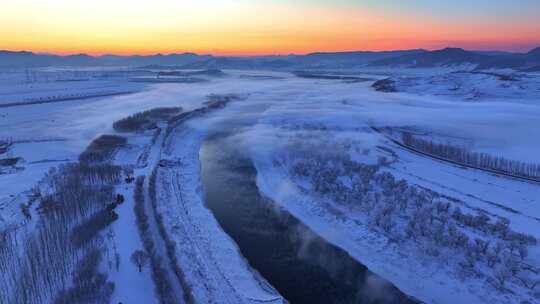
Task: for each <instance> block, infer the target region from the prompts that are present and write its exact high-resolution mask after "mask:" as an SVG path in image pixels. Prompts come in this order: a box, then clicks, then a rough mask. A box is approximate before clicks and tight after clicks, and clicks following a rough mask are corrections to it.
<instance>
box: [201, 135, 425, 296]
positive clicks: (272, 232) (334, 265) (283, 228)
mask: <svg viewBox="0 0 540 304" xmlns="http://www.w3.org/2000/svg"><path fill="white" fill-rule="evenodd" d="M200 159H201V164H202V182H203V186H204V191H205V201H206V205H207V207H208V208H210V209H211V210H212V212H213V213H214V216H215V217H216V218H217V220H218V221H219V223H220V224H221V226H222V227H223V229H224V230H225V232H227V233H228V234H229V235H230V236H231V237H232V238H233V239H234V241H235V242H236V243H237V244H238V247H239V248H240V250H241V252H242V254H243V255H244V256H245V258H246V259H247V260H248V261H249V263H250V265H251V266H252V267H253V268H254V269H256V270H257V271H259V272H260V273H261V275H262V276H263V277H264V278H265V279H266V280H267V281H268V282H269V283H270V284H272V285H273V286H274V287H275V288H276V289H277V290H278V291H279V292H280V294H281V295H283V296H284V297H285V298H286V299H287V300H288V301H290V302H291V303H295V304H296V303H306V304H319V303H320V304H329V303H381V304H387V303H416V302H415V301H412V300H411V299H409V298H408V297H407V296H406V295H404V294H403V293H401V292H400V291H399V290H398V289H396V288H395V287H394V286H393V285H392V284H390V283H389V282H387V281H385V280H383V279H382V278H380V277H378V276H377V275H375V274H373V273H371V272H370V271H369V270H368V269H367V268H366V267H365V266H364V265H362V264H360V263H358V262H357V261H355V260H354V259H352V258H351V257H350V256H349V255H348V254H347V253H346V252H345V251H343V250H341V249H340V248H338V247H336V246H334V245H332V244H330V243H328V242H326V241H325V240H324V239H322V238H320V237H319V236H317V235H316V234H315V233H313V232H312V231H311V230H310V229H309V228H308V227H306V226H305V225H304V224H302V223H301V222H299V221H298V220H297V219H296V218H294V217H293V216H291V215H290V214H289V213H287V212H286V211H284V210H282V209H280V208H278V207H277V206H276V205H275V204H274V203H273V202H271V201H268V200H266V199H264V198H263V197H261V195H260V194H259V191H258V188H257V185H256V181H255V177H256V170H255V168H254V167H253V165H252V163H251V161H250V160H249V159H246V158H242V157H240V156H239V153H238V152H235V149H234V143H231V141H230V139H229V137H224V136H220V137H218V136H214V137H212V138H210V139H208V140H207V141H206V142H205V143H204V145H203V147H202V149H201V152H200Z"/></svg>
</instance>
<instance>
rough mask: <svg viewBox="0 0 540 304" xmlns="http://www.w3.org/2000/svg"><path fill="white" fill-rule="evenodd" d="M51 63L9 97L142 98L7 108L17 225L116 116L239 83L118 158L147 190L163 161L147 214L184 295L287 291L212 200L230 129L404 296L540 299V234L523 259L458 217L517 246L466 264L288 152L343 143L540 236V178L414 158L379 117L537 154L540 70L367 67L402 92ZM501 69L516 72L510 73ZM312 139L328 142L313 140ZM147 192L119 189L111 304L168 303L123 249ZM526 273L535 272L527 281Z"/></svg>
mask: <svg viewBox="0 0 540 304" xmlns="http://www.w3.org/2000/svg"><path fill="white" fill-rule="evenodd" d="M48 73H51V74H43V73H41V74H39V75H41V77H48V78H49V79H52V78H53V77H55V79H57V80H62V81H45V80H42V81H39V79H38V80H37V81H35V82H32V83H29V81H28V80H29V79H30V80H31V81H33V78H32V77H34V76H33V75H28V74H25V73H24V72H18V73H16V74H15V75H14V76H13V77H9V75H7V74H6V73H4V74H2V75H0V76H1V77H0V105H1V104H6V103H13V102H25V101H26V102H28V101H32V100H54V98H55V97H56V98H57V99H58V98H59V97H60V98H61V97H62V96H74V97H77V96H80V97H84V96H86V97H92V94H97V93H99V92H105V91H107V92H123V93H129V94H124V95H118V96H101V97H94V98H73V99H69V100H62V101H57V102H48V103H40V104H31V105H13V106H10V107H4V108H0V141H2V140H5V141H8V142H10V143H12V144H11V146H10V148H9V149H8V151H7V152H6V153H4V154H0V159H4V158H6V159H7V158H10V159H11V158H20V159H19V160H18V161H17V163H16V165H13V166H3V167H0V170H1V171H0V172H1V173H0V231H2V229H3V228H5V227H8V226H12V225H16V226H21V227H31V226H32V225H30V224H29V221H28V219H27V215H25V214H24V212H23V211H22V210H23V209H22V208H21V204H26V202H27V201H28V199H29V197H30V195H31V194H32V193H34V192H32V191H31V190H32V189H33V188H34V187H35V186H36V185H37V184H38V183H39V182H40V180H42V178H43V177H44V175H45V173H46V172H47V171H48V170H49V169H50V168H53V167H56V166H58V165H60V164H62V163H66V162H73V161H77V160H78V156H79V154H80V153H81V152H82V151H83V150H84V149H85V148H86V146H87V145H88V144H89V142H90V141H91V140H92V139H94V138H95V137H97V136H99V135H101V134H105V133H114V132H115V131H114V130H113V129H112V123H113V122H114V121H116V120H118V119H121V118H123V117H126V116H128V115H131V114H134V113H137V112H141V111H144V110H148V109H152V108H156V107H164V106H168V107H170V106H179V107H182V108H183V111H184V112H188V111H191V110H194V109H197V108H200V107H203V106H204V104H205V102H206V101H207V99H206V97H207V96H208V95H209V94H237V95H239V96H242V97H243V98H242V99H239V100H233V101H231V102H230V103H229V104H228V105H227V106H226V107H225V108H222V109H213V110H212V111H209V112H207V113H204V115H202V117H199V118H197V119H188V120H186V121H185V122H182V123H180V124H178V125H177V126H176V127H175V128H172V130H171V132H168V133H167V134H161V135H160V136H158V138H157V139H154V140H153V139H152V132H151V131H146V132H144V133H130V134H127V133H126V134H120V135H122V136H125V137H126V138H128V146H127V147H124V148H122V149H120V150H119V151H118V152H117V154H116V156H115V158H114V163H115V164H120V165H122V166H132V167H135V172H134V175H136V176H139V175H142V176H146V179H147V180H146V184H145V187H144V188H145V191H146V192H151V190H149V188H152V186H151V185H150V184H148V183H149V181H148V180H149V179H150V177H151V176H152V172H156V173H155V174H156V175H155V181H156V183H155V191H156V193H155V194H156V195H155V198H154V199H155V202H152V204H155V205H147V207H146V208H147V209H146V212H147V213H149V214H147V215H150V216H151V217H155V218H156V219H154V220H153V221H150V231H154V232H155V233H154V234H156V235H155V236H154V237H155V240H156V241H155V246H156V254H157V255H160V257H161V259H162V263H161V264H162V265H164V267H165V273H166V276H167V277H168V280H169V282H172V283H171V284H173V286H176V288H177V289H182V291H179V290H177V291H176V297H180V296H183V299H184V300H186V299H187V301H190V297H189V296H186V295H184V293H186V290H187V293H188V294H191V296H192V297H193V299H191V300H194V302H197V303H198V302H201V303H202V302H205V303H206V302H214V303H222V302H227V303H244V302H245V303H252V302H270V303H272V302H280V301H282V298H281V297H280V296H279V290H277V291H276V290H274V289H273V288H272V287H271V284H272V282H266V281H265V279H264V278H261V277H260V276H259V275H258V273H257V272H256V270H254V269H251V268H250V266H249V264H248V263H247V262H246V261H245V260H244V258H243V257H242V256H241V253H240V252H239V250H238V248H237V246H236V245H235V244H234V241H232V239H231V238H230V237H228V236H227V234H226V233H225V232H224V231H223V230H222V229H220V227H219V224H218V222H217V221H216V220H215V218H214V217H213V216H212V213H211V212H210V211H209V210H208V209H206V208H205V207H204V195H203V189H202V188H201V182H200V169H199V165H200V164H199V160H198V151H199V149H200V147H201V144H202V141H203V140H204V138H205V136H206V135H207V134H213V133H215V132H219V131H220V130H222V129H225V128H231V127H232V128H236V129H238V130H240V131H239V132H237V133H238V135H236V137H237V138H236V140H237V142H238V153H243V154H245V155H246V156H249V157H250V158H251V159H252V160H253V162H254V164H255V166H256V168H257V171H258V176H257V183H258V186H259V188H260V190H261V192H262V193H263V194H265V195H266V196H268V197H269V198H271V199H272V200H273V201H274V202H275V204H277V205H279V206H281V207H282V208H284V209H285V210H287V211H289V212H290V213H291V214H292V215H294V216H295V217H297V218H298V219H299V220H301V221H302V222H304V223H305V224H306V225H307V226H309V227H310V228H311V229H312V230H314V231H315V232H316V233H318V234H319V235H320V236H322V237H323V238H325V239H326V240H327V241H329V242H331V243H333V244H335V245H337V246H338V247H341V248H343V249H344V250H345V251H347V252H348V253H349V254H350V255H351V256H352V257H353V258H355V259H357V260H358V261H359V262H360V263H362V264H364V265H366V266H367V267H368V268H369V269H370V270H371V271H373V272H374V273H376V274H378V275H380V276H381V277H383V278H385V279H387V280H388V281H390V282H392V283H393V284H394V285H395V286H396V287H398V288H399V289H400V290H402V291H403V292H405V293H406V294H408V295H411V296H413V297H415V298H418V299H420V300H421V301H424V302H426V303H521V302H522V301H528V302H529V303H535V302H539V301H540V284H536V285H533V284H534V282H535V280H540V277H539V275H538V273H539V272H540V249H539V247H540V246H538V245H537V244H533V243H532V242H528V243H527V244H521V245H524V246H525V247H526V250H527V254H524V256H521V251H519V250H518V247H519V246H517V245H515V242H514V240H513V239H511V238H510V237H504V236H500V235H498V234H497V235H491V234H490V233H491V232H490V231H491V230H490V229H487V228H486V229H485V231H484V230H482V229H481V228H478V227H475V228H474V229H473V228H471V227H469V226H467V225H465V224H459V223H458V224H459V225H458V230H459V231H462V232H463V233H464V234H466V235H467V236H469V237H470V238H471V239H470V241H471V243H474V241H473V240H474V238H475V237H482V238H483V239H485V240H486V241H488V242H490V244H491V245H490V246H492V247H493V248H494V246H495V244H496V243H501V244H503V245H504V246H510V244H514V245H515V246H517V247H516V249H515V251H514V249H512V250H510V249H508V250H507V249H506V248H507V247H504V248H505V249H503V250H502V252H503V253H505V254H506V253H507V252H506V251H508V252H509V253H508V254H507V255H509V256H508V257H507V256H505V258H504V261H503V258H502V254H503V253H501V257H500V259H498V260H496V261H495V263H493V264H491V263H488V260H489V258H487V257H484V256H483V255H480V254H478V257H477V259H478V261H476V262H475V263H474V265H473V266H472V268H470V269H469V268H467V269H465V268H466V267H462V266H461V265H462V264H463V261H464V259H466V258H467V257H466V251H468V249H467V250H465V249H460V248H461V247H455V248H446V247H444V246H443V245H441V246H440V248H438V250H437V252H438V253H437V254H436V255H434V254H432V253H433V250H432V248H431V247H430V246H431V244H427V243H425V242H423V239H422V238H418V239H415V240H414V241H413V240H410V239H407V238H406V237H405V236H404V233H401V234H400V233H397V234H396V233H395V232H393V231H394V230H397V229H396V227H398V228H399V227H401V228H403V229H404V230H405V226H403V227H402V225H406V223H407V220H408V218H409V217H411V216H412V214H413V213H412V212H413V211H412V209H410V210H409V209H407V207H406V208H405V209H404V210H405V211H403V213H398V212H397V211H392V212H394V214H398V215H395V216H394V217H393V218H391V220H392V225H393V226H392V225H391V226H392V227H394V228H389V229H388V231H386V228H385V229H383V228H380V227H382V226H380V225H379V221H378V220H377V224H373V221H374V219H373V218H374V217H375V215H374V214H377V212H375V211H374V212H373V213H366V211H365V210H364V209H362V208H363V207H362V208H361V202H357V201H355V200H353V199H351V198H350V197H346V198H340V197H337V196H336V195H335V194H333V193H332V192H331V191H328V190H325V191H326V192H324V193H322V192H321V191H319V190H317V188H316V187H315V186H314V184H313V178H314V174H315V173H314V172H317V168H308V169H306V170H305V172H304V173H302V174H303V175H302V176H303V177H302V178H299V177H298V176H293V175H291V168H293V165H294V164H295V162H294V161H296V160H295V159H294V158H288V157H290V155H289V154H291V155H295V154H294V153H296V152H298V151H299V152H298V153H302V154H300V155H302V157H301V158H300V159H301V160H304V161H306V163H309V161H310V160H312V159H314V157H315V156H314V155H316V156H317V157H322V159H325V157H326V156H332V155H335V153H337V152H340V151H341V152H342V151H346V153H347V155H349V157H350V159H351V160H352V162H354V163H355V164H364V165H370V166H378V170H379V171H378V172H380V173H386V174H390V175H391V176H393V178H394V179H395V180H396V181H398V180H401V179H403V180H405V181H406V183H407V185H408V186H410V187H411V188H415V189H418V191H421V190H426V191H431V192H433V193H437V195H438V196H437V197H438V198H439V199H440V201H441V202H442V203H448V204H449V206H450V207H449V208H450V209H451V210H454V208H455V207H459V208H460V210H461V211H462V212H463V214H465V215H467V214H471V215H474V216H476V215H477V214H485V215H487V216H488V218H489V223H495V222H497V221H498V220H500V219H502V218H506V219H508V220H509V229H511V231H513V232H515V233H521V234H524V235H530V236H531V237H532V238H533V239H535V241H536V240H538V239H539V238H540V212H539V210H540V208H538V206H539V204H540V183H534V182H526V181H522V180H517V179H512V178H509V177H505V176H498V175H494V174H491V173H486V172H483V171H481V170H475V169H470V168H464V167H460V166H457V165H455V164H450V163H446V162H444V161H440V160H436V159H433V158H429V157H426V156H422V155H419V154H415V153H413V152H411V151H408V150H406V149H404V148H403V147H400V146H399V145H396V144H395V143H393V142H392V141H390V140H389V139H388V138H387V137H385V136H384V134H379V133H377V132H374V131H373V130H372V129H371V127H378V128H391V129H394V130H414V132H416V133H417V134H422V136H423V138H429V139H431V140H434V141H437V142H444V143H451V144H453V145H463V146H466V147H467V148H468V149H470V150H471V151H474V152H484V153H488V154H490V155H493V156H496V157H499V156H500V157H504V158H506V159H511V160H519V161H522V162H526V163H531V164H539V163H540V142H539V141H538V140H537V138H536V137H537V135H536V133H535V132H537V130H539V129H540V125H539V124H540V120H539V119H538V118H539V117H540V104H539V103H538V100H539V99H538V98H539V97H540V76H539V75H535V74H525V73H519V74H515V73H511V72H510V71H490V73H494V74H471V73H461V72H457V73H456V71H455V70H442V69H431V70H421V71H420V70H418V71H411V70H399V69H395V70H391V69H386V70H384V71H382V70H377V71H375V70H369V71H359V72H358V73H357V75H360V76H361V77H363V78H372V79H382V78H385V77H387V76H389V77H390V79H392V80H394V81H395V86H396V88H397V89H398V92H397V93H385V92H378V91H376V90H374V89H373V88H372V87H371V85H372V83H373V82H372V81H368V82H345V81H340V80H331V79H312V78H298V77H296V76H294V75H293V74H290V73H284V72H268V71H225V75H224V76H223V77H220V78H208V79H206V80H207V81H205V82H197V83H146V84H144V83H134V82H130V81H129V79H128V78H127V77H126V78H123V79H114V80H111V79H106V80H103V79H88V80H87V79H86V76H85V74H84V73H83V74H73V73H71V74H70V73H67V74H66V72H65V71H62V70H58V71H52V72H51V71H49V72H48ZM61 73H64V76H62V74H61ZM499 73H501V74H502V73H504V75H512V77H513V78H512V79H511V80H508V79H503V80H501V78H500V76H499ZM43 75H46V76H43ZM37 77H38V78H39V76H37ZM68 77H69V78H70V79H68ZM74 78H77V79H78V80H79V81H73V80H74ZM66 80H71V81H66ZM160 127H161V128H162V132H165V130H166V129H167V126H166V124H165V122H161V125H160ZM299 142H300V143H303V142H305V143H309V144H310V145H313V147H315V148H313V149H312V150H309V149H307V150H302V149H300V147H301V145H298V144H297V143H299ZM297 149H298V151H297ZM162 150H163V151H162ZM145 154H146V156H142V155H145ZM321 155H322V156H321ZM291 157H292V156H291ZM160 160H166V161H160ZM333 161H334V160H332V159H331V158H329V160H328V162H323V163H318V164H317V165H316V166H319V167H320V168H323V169H324V168H325V167H329V168H331V167H332V166H334V165H335V166H337V164H335V163H333ZM355 174H356V173H355ZM325 178H326V177H325ZM348 178H350V180H349V179H348ZM354 178H355V177H354V174H352V175H351V176H345V175H343V176H335V178H334V179H332V178H330V182H328V183H329V185H330V186H329V187H330V188H332V187H334V186H336V187H337V186H339V187H341V186H344V187H346V188H348V189H353V188H354V182H353V180H354ZM324 180H325V182H326V179H324ZM134 188H135V186H134V185H133V184H124V183H123V184H121V185H118V186H116V189H117V190H116V191H117V192H118V193H121V194H122V195H124V196H125V197H126V198H127V199H126V202H125V203H124V204H123V205H120V206H119V207H118V208H117V210H116V212H117V213H118V215H119V219H118V220H117V221H116V222H114V223H113V224H112V225H111V226H110V228H108V229H109V230H108V231H109V232H110V233H112V235H114V237H113V238H111V239H109V241H108V244H109V245H107V246H108V247H109V248H115V250H116V252H118V253H119V255H120V256H121V262H120V267H119V268H118V269H116V270H114V269H109V270H108V272H109V280H111V281H112V282H114V283H115V286H116V288H115V292H114V293H113V296H112V300H113V302H112V303H116V302H119V301H123V302H124V303H130V302H132V301H133V300H141V299H145V300H144V302H145V303H150V302H151V301H156V299H157V294H156V292H153V291H152V290H153V289H154V286H153V285H152V284H153V283H152V282H154V283H155V278H154V277H153V275H152V274H151V271H150V269H146V270H145V272H143V273H142V274H140V273H138V272H137V271H136V269H135V268H133V267H132V265H131V264H130V261H129V256H126V255H129V254H130V252H132V251H133V250H135V249H139V248H142V247H143V243H142V242H141V236H139V235H138V234H137V226H136V224H135V221H136V220H137V216H136V214H135V213H134V212H133V210H132V209H133V208H132V206H131V205H133V204H134V202H133V191H134ZM377 189H378V188H375V189H374V190H372V191H374V192H377V191H379V190H377ZM380 192H382V190H380ZM147 195H148V197H147V199H148V201H147V202H146V203H147V204H150V202H151V201H152V195H151V193H150V194H148V193H147ZM366 200H367V199H366ZM386 203H388V202H385V204H386ZM388 204H390V205H391V204H392V202H389V203H388ZM433 204H435V202H433ZM150 206H153V207H152V208H151V207H150ZM433 206H435V205H433ZM411 208H412V207H411ZM154 213H155V214H154ZM35 218H37V217H35ZM35 218H34V220H30V223H31V222H32V221H35V220H36V219H35ZM456 221H457V220H456ZM435 223H437V220H436V221H435ZM160 225H162V227H161V226H160ZM383 230H384V231H383ZM480 230H481V232H479V231H480ZM29 231H30V232H31V230H29ZM396 235H399V237H397V238H398V240H397V241H396V240H395V239H394V237H395V236H396ZM422 235H423V233H422ZM510 235H512V234H510ZM171 240H172V241H173V242H174V243H176V247H175V248H176V250H175V251H174V254H172V253H171V250H170V248H169V245H168V244H169V243H170V242H171ZM428 245H429V246H428ZM514 245H512V246H514ZM466 246H468V243H467V244H466ZM471 246H472V245H471ZM469 247H470V246H469ZM469 247H465V248H469ZM492 247H489V248H492ZM508 248H510V247H508ZM520 248H521V247H520ZM111 250H112V249H111ZM489 250H491V249H489ZM489 250H488V249H486V251H489ZM518 251H519V252H518ZM111 252H112V251H111ZM0 254H1V252H0ZM508 259H512V261H513V262H515V263H517V264H519V266H516V267H518V268H519V271H517V270H515V271H514V270H508V269H502V265H503V264H504V263H505V261H507V260H508ZM488 264H489V265H488ZM174 265H176V266H174ZM527 267H528V268H527ZM102 268H104V269H106V268H107V267H102ZM113 268H114V267H113ZM177 268H178V269H177ZM524 269H526V270H524ZM502 271H509V272H510V273H502V274H500V275H501V276H502V275H505V276H506V277H505V278H504V282H502V284H496V283H497V282H495V281H496V280H497V277H498V275H499V273H498V272H502ZM525 272H526V275H527V276H528V277H527V278H523V277H521V276H522V275H525ZM522 280H524V281H522ZM523 282H525V283H523ZM499 283H500V282H499ZM529 283H530V285H529ZM173 289H174V288H173ZM130 299H131V300H130Z"/></svg>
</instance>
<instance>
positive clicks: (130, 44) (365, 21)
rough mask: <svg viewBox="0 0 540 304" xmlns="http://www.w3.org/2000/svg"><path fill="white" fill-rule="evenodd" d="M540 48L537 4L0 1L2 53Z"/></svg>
mask: <svg viewBox="0 0 540 304" xmlns="http://www.w3.org/2000/svg"><path fill="white" fill-rule="evenodd" d="M538 45H540V0H512V1H510V0H474V1H472V0H452V1H450V0H447V1H442V0H378V1H375V0H291V1H286V0H197V1H181V0H153V1H142V0H92V1H77V0H47V1H44V0H2V1H1V3H0V49H5V50H29V51H35V52H49V53H59V54H72V53H89V54H94V55H99V54H107V53H114V54H124V55H125V54H153V53H177V52H197V53H212V54H219V55H260V54H288V53H308V52H313V51H350V50H395V49H411V48H427V49H437V48H442V47H446V46H456V47H463V48H467V49H476V50H510V51H527V50H529V49H531V48H533V47H536V46H538Z"/></svg>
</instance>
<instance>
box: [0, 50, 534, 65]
mask: <svg viewBox="0 0 540 304" xmlns="http://www.w3.org/2000/svg"><path fill="white" fill-rule="evenodd" d="M465 64H467V65H470V66H473V67H475V68H477V69H485V68H514V69H520V70H539V69H540V47H539V48H536V49H534V50H531V51H530V52H528V53H524V54H523V53H507V52H498V51H495V52H480V51H478V52H477V51H466V50H463V49H459V48H446V49H442V50H436V51H426V50H421V49H416V50H404V51H384V52H364V51H362V52H335V53H312V54H307V55H286V56H259V57H223V56H212V55H197V54H193V53H183V54H170V55H161V54H157V55H148V56H117V55H105V56H89V55H86V54H78V55H68V56H59V55H50V54H36V53H31V52H24V51H22V52H11V51H0V68H19V67H23V68H36V67H48V66H72V67H89V66H131V67H133V66H136V67H144V68H152V69H172V68H175V69H272V70H293V69H333V68H359V67H364V66H370V67H381V66H404V67H436V66H460V65H465Z"/></svg>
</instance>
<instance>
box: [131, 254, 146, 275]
mask: <svg viewBox="0 0 540 304" xmlns="http://www.w3.org/2000/svg"><path fill="white" fill-rule="evenodd" d="M131 262H132V263H133V264H134V265H135V266H137V268H138V269H139V272H142V269H143V267H145V266H146V265H147V264H148V255H147V254H146V252H144V251H142V250H135V251H133V253H132V254H131Z"/></svg>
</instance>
